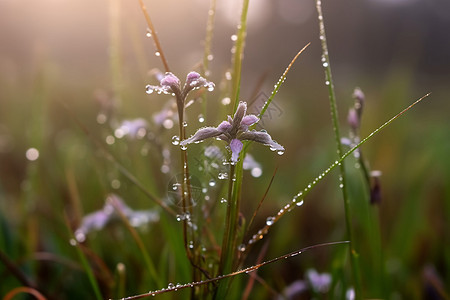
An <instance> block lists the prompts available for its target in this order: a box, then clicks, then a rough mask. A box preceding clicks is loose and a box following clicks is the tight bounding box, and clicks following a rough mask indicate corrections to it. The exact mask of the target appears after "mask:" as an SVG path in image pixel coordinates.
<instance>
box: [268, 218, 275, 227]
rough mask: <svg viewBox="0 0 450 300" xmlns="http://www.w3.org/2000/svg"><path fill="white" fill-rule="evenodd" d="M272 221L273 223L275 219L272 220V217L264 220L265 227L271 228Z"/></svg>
mask: <svg viewBox="0 0 450 300" xmlns="http://www.w3.org/2000/svg"><path fill="white" fill-rule="evenodd" d="M274 221H275V218H274V217H268V218H267V219H266V225H267V226H272V225H273V222H274Z"/></svg>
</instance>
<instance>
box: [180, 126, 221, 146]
mask: <svg viewBox="0 0 450 300" xmlns="http://www.w3.org/2000/svg"><path fill="white" fill-rule="evenodd" d="M220 134H222V132H220V131H219V130H217V128H214V127H203V128H200V129H199V130H197V132H196V133H195V134H194V135H193V136H191V137H190V138H188V139H186V140H184V141H182V142H181V143H180V145H181V146H185V145H187V144H191V143H195V142H200V141H203V140H204V139H207V138H211V137H216V136H218V135H220Z"/></svg>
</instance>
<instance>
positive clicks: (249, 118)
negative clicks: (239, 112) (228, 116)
mask: <svg viewBox="0 0 450 300" xmlns="http://www.w3.org/2000/svg"><path fill="white" fill-rule="evenodd" d="M258 121H259V118H258V117H257V116H255V115H246V116H245V117H244V118H242V121H241V124H243V125H247V126H250V125H253V124H255V123H256V122H258Z"/></svg>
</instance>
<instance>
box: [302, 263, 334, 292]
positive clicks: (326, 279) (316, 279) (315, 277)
mask: <svg viewBox="0 0 450 300" xmlns="http://www.w3.org/2000/svg"><path fill="white" fill-rule="evenodd" d="M306 277H307V278H308V281H309V284H310V285H311V288H312V289H313V290H314V291H315V292H319V293H326V292H328V289H329V288H330V285H331V275H330V274H328V273H321V274H319V273H318V272H317V271H316V270H314V269H309V270H308V271H306Z"/></svg>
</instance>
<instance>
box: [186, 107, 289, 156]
mask: <svg viewBox="0 0 450 300" xmlns="http://www.w3.org/2000/svg"><path fill="white" fill-rule="evenodd" d="M246 113H247V103H246V102H240V103H239V105H238V107H237V109H236V113H235V114H234V117H233V118H231V116H228V120H227V121H223V122H222V123H220V124H219V126H217V127H204V128H201V129H199V130H197V132H196V133H195V134H194V135H193V136H191V137H190V138H188V139H186V140H184V141H182V142H181V143H180V144H181V145H182V146H186V145H188V144H191V143H198V142H201V141H203V140H205V139H208V138H212V137H217V138H219V139H221V140H224V141H225V142H227V143H228V145H229V146H230V150H231V161H232V162H233V163H236V162H237V161H238V158H239V154H240V152H241V151H242V147H243V144H242V141H245V140H247V141H255V142H258V143H261V144H264V145H267V146H270V148H271V149H272V150H274V151H275V150H276V151H280V152H283V151H284V147H283V146H281V145H280V144H278V143H277V142H275V141H274V140H272V138H271V136H270V135H269V134H268V133H267V132H265V131H255V130H251V131H250V130H249V127H250V126H251V125H253V124H255V123H257V122H258V121H259V118H258V117H257V116H255V115H246Z"/></svg>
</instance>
